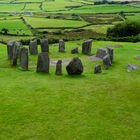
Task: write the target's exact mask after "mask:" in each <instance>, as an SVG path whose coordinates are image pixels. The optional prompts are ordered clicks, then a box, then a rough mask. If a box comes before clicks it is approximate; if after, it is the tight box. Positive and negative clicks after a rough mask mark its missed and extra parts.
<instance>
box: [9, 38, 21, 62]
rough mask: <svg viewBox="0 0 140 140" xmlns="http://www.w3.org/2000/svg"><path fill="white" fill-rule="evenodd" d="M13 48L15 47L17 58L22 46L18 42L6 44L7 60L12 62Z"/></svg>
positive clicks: (12, 41)
mask: <svg viewBox="0 0 140 140" xmlns="http://www.w3.org/2000/svg"><path fill="white" fill-rule="evenodd" d="M14 46H17V47H16V48H17V55H18V57H19V53H20V49H21V48H22V44H21V43H20V42H17V41H14V40H11V41H9V42H8V43H7V54H8V59H9V60H12V58H13V49H14Z"/></svg>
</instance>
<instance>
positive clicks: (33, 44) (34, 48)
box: [29, 40, 38, 55]
mask: <svg viewBox="0 0 140 140" xmlns="http://www.w3.org/2000/svg"><path fill="white" fill-rule="evenodd" d="M29 52H30V54H31V55H36V54H38V47H37V40H33V41H30V43H29Z"/></svg>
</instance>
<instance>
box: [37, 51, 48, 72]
mask: <svg viewBox="0 0 140 140" xmlns="http://www.w3.org/2000/svg"><path fill="white" fill-rule="evenodd" d="M49 66H50V59H49V55H48V53H47V52H42V53H40V54H39V55H38V60H37V72H45V73H49Z"/></svg>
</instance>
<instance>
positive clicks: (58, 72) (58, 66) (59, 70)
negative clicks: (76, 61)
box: [55, 60, 62, 75]
mask: <svg viewBox="0 0 140 140" xmlns="http://www.w3.org/2000/svg"><path fill="white" fill-rule="evenodd" d="M55 74H56V75H62V60H58V61H57V63H56V71H55Z"/></svg>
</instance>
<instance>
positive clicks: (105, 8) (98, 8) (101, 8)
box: [59, 4, 140, 13]
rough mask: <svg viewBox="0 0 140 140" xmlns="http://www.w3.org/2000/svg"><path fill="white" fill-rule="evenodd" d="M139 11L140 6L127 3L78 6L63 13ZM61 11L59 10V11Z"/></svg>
mask: <svg viewBox="0 0 140 140" xmlns="http://www.w3.org/2000/svg"><path fill="white" fill-rule="evenodd" d="M121 11H123V12H140V8H137V7H131V6H128V5H119V4H115V5H106V4H104V5H93V6H83V7H80V8H75V9H71V10H67V11H63V13H118V12H121ZM59 12H60V13H62V12H61V11H59Z"/></svg>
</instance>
